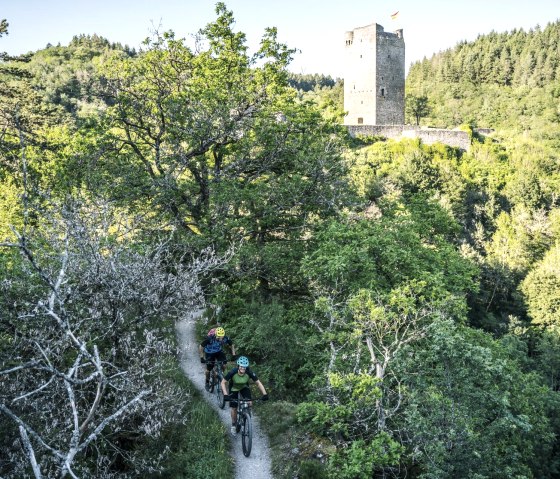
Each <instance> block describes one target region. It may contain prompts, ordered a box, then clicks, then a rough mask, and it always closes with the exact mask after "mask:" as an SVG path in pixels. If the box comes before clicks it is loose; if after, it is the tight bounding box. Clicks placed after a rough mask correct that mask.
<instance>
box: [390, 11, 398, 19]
mask: <svg viewBox="0 0 560 479" xmlns="http://www.w3.org/2000/svg"><path fill="white" fill-rule="evenodd" d="M398 16H399V12H395V13H393V14H392V15H391V20H396V19H397V17H398Z"/></svg>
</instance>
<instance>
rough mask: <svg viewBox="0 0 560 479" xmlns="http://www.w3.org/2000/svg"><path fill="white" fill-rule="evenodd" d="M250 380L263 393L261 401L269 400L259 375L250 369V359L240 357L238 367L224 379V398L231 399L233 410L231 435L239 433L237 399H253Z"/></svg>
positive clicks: (230, 405) (230, 403)
mask: <svg viewBox="0 0 560 479" xmlns="http://www.w3.org/2000/svg"><path fill="white" fill-rule="evenodd" d="M249 379H252V380H253V381H254V382H255V384H256V385H257V387H258V388H259V390H260V392H261V393H262V397H261V399H262V400H263V401H266V400H268V394H267V392H266V389H265V388H264V386H263V384H262V383H261V381H260V380H259V378H258V377H257V375H256V374H255V373H254V372H253V371H252V370H251V369H250V368H249V359H248V358H247V357H245V356H239V358H238V359H237V367H235V368H233V369H232V370H231V371H229V372H228V373H227V374H226V375H225V376H224V378H223V379H222V384H221V386H222V391H223V393H224V397H226V398H228V399H229V407H230V408H231V409H230V410H231V433H232V434H237V433H238V432H239V431H238V430H237V429H236V426H235V425H236V423H237V402H236V401H235V399H238V398H239V395H241V397H242V398H244V399H251V390H250V389H249ZM228 382H229V383H230V386H231V387H230V392H229V395H228Z"/></svg>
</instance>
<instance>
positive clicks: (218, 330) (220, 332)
mask: <svg viewBox="0 0 560 479" xmlns="http://www.w3.org/2000/svg"><path fill="white" fill-rule="evenodd" d="M225 335H226V331H225V329H224V328H216V337H217V338H223V337H224V336H225Z"/></svg>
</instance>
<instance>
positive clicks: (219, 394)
mask: <svg viewBox="0 0 560 479" xmlns="http://www.w3.org/2000/svg"><path fill="white" fill-rule="evenodd" d="M216 401H217V402H218V407H219V408H220V409H223V408H224V407H225V405H226V402H225V400H224V393H223V391H222V387H221V386H220V383H219V382H218V384H217V385H216Z"/></svg>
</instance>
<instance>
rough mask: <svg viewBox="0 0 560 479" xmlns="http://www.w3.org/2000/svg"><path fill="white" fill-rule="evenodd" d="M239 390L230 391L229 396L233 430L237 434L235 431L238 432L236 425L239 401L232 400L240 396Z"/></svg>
mask: <svg viewBox="0 0 560 479" xmlns="http://www.w3.org/2000/svg"><path fill="white" fill-rule="evenodd" d="M238 394H239V393H238V391H230V393H229V397H230V401H229V408H230V411H231V412H230V414H231V428H232V429H231V432H232V433H234V434H235V432H237V429H236V425H237V401H232V399H237V398H238V397H239V396H238Z"/></svg>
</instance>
